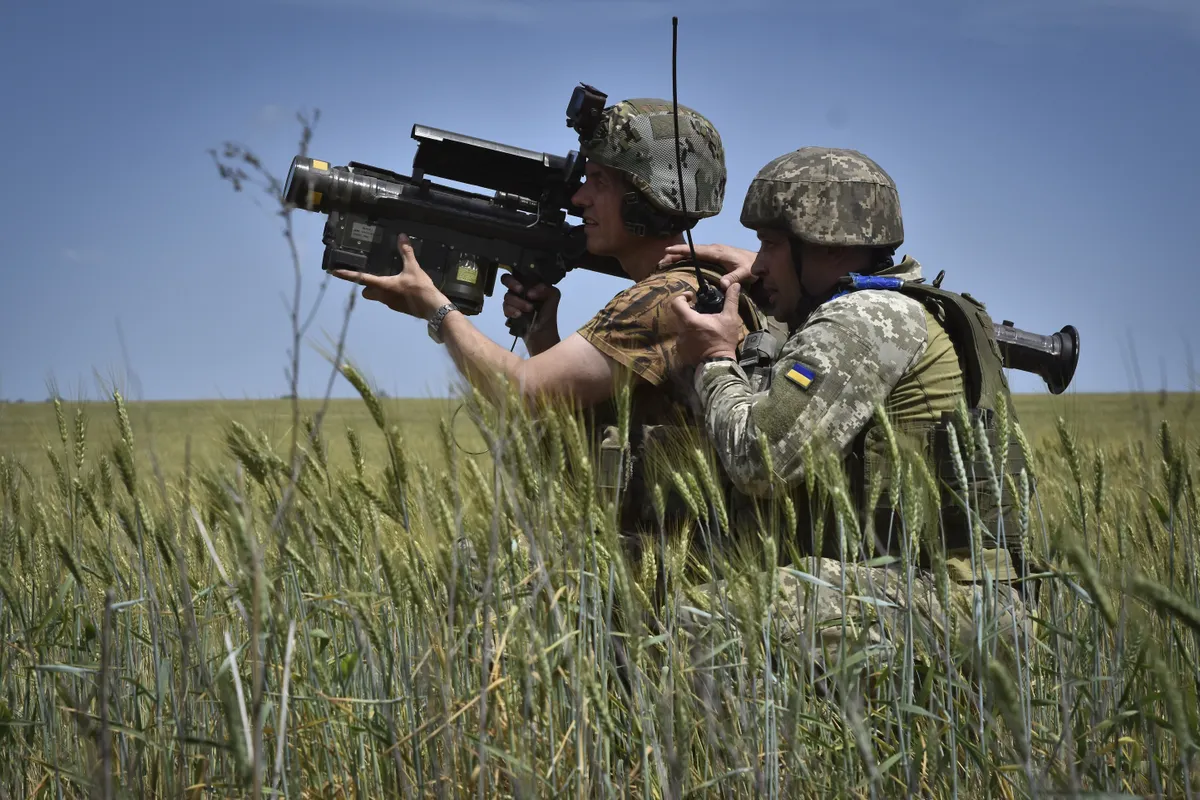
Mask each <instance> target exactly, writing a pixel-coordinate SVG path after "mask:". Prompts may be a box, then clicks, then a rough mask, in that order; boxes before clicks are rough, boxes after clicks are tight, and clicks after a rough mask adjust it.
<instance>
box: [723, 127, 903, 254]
mask: <svg viewBox="0 0 1200 800" xmlns="http://www.w3.org/2000/svg"><path fill="white" fill-rule="evenodd" d="M741 219H742V224H743V225H745V226H746V227H747V228H754V229H758V228H776V229H782V230H785V231H787V232H788V233H789V234H791V235H792V236H795V237H796V238H798V239H800V240H801V241H805V242H809V243H811V244H818V245H831V246H841V247H846V246H859V245H861V246H867V247H890V246H896V245H899V244H901V243H902V242H903V241H904V223H903V221H902V220H901V218H900V196H899V194H898V193H897V191H896V184H895V183H894V182H893V181H892V178H891V176H890V175H888V174H887V173H886V172H884V170H883V168H882V167H880V166H879V165H878V164H876V163H875V162H874V161H872V160H871V159H869V158H867V157H866V156H864V155H863V154H862V153H860V152H858V151H857V150H839V149H835V148H831V147H801V148H800V149H799V150H795V151H793V152H791V153H787V154H786V155H782V156H780V157H779V158H776V159H775V160H774V161H772V162H771V163H769V164H767V165H766V166H765V167H763V168H762V169H761V170H759V172H758V174H757V175H756V176H754V180H753V181H751V182H750V189H749V190H748V191H747V192H746V200H745V202H744V203H743V204H742V218H741Z"/></svg>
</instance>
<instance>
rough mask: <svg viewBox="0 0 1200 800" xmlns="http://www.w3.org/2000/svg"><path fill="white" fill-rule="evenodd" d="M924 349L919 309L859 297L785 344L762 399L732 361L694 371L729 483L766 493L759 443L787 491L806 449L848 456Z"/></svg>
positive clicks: (896, 299) (822, 313) (797, 477)
mask: <svg viewBox="0 0 1200 800" xmlns="http://www.w3.org/2000/svg"><path fill="white" fill-rule="evenodd" d="M926 342H927V333H926V328H925V314H924V311H923V309H922V308H921V306H920V304H919V303H917V302H916V301H915V300H912V299H910V298H907V297H904V296H902V295H899V294H896V293H893V292H882V291H864V292H856V293H854V294H852V295H847V296H845V297H841V298H838V299H837V300H832V301H830V302H828V303H826V304H825V305H824V306H822V307H821V308H820V309H818V310H817V312H816V313H815V314H814V315H813V317H812V318H811V319H810V320H809V322H808V323H807V324H806V325H805V326H804V328H802V329H801V330H799V331H797V332H796V333H795V334H793V335H792V337H791V338H790V339H788V341H787V343H786V344H784V346H783V348H782V349H781V350H780V353H779V359H778V361H776V363H775V366H774V367H773V374H772V379H771V388H770V389H769V390H768V391H765V392H758V393H754V392H752V391H751V389H750V385H749V383H748V382H747V380H746V375H745V373H744V372H743V371H742V370H741V368H740V367H738V366H737V365H736V364H732V363H730V362H715V363H710V364H706V365H704V366H702V367H701V368H699V369H697V370H696V375H695V379H694V386H695V389H696V393H697V395H698V400H699V403H700V405H701V406H702V408H703V409H704V421H705V426H706V427H707V429H708V433H709V436H710V437H711V438H712V442H713V445H714V446H715V447H716V449H717V452H718V453H719V454H720V457H721V461H722V463H723V464H724V465H725V468H726V470H727V471H728V473H729V476H730V478H731V479H732V480H733V482H734V483H735V484H736V485H737V486H738V488H739V489H741V490H742V491H744V492H747V493H749V494H759V495H761V494H765V493H766V492H767V491H768V490H769V488H770V475H768V473H767V461H766V459H765V458H764V454H763V453H762V450H761V448H760V447H759V443H758V439H759V436H760V435H763V436H765V438H766V442H767V447H768V450H769V453H768V454H769V456H770V464H771V467H772V470H773V472H774V473H775V475H776V476H777V477H779V478H780V479H782V480H783V481H784V482H786V483H787V484H789V485H796V484H797V483H799V482H800V481H802V480H803V479H804V460H803V448H804V445H805V444H806V443H807V442H809V441H814V443H821V444H823V445H825V446H827V447H831V448H834V449H835V450H836V451H837V452H839V453H842V454H843V455H844V454H846V453H847V452H848V451H849V448H850V446H851V444H852V443H853V441H854V437H855V436H857V435H858V432H859V431H860V430H862V428H863V426H864V425H865V424H866V423H867V421H868V420H869V419H870V417H871V415H872V414H873V413H874V409H875V407H876V405H878V404H880V403H882V402H883V401H884V400H885V399H886V398H887V396H888V395H889V394H890V393H891V391H892V389H893V388H895V386H896V384H897V383H899V381H900V378H901V377H902V376H903V375H904V373H905V372H906V371H907V370H908V368H909V366H910V365H912V364H914V363H916V361H917V360H918V359H920V357H921V355H922V354H923V353H924V351H925V347H926Z"/></svg>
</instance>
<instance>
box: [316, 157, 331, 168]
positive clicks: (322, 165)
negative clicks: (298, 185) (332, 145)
mask: <svg viewBox="0 0 1200 800" xmlns="http://www.w3.org/2000/svg"><path fill="white" fill-rule="evenodd" d="M313 169H329V162H328V161H318V160H317V159H315V158H314V159H313Z"/></svg>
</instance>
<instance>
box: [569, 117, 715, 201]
mask: <svg viewBox="0 0 1200 800" xmlns="http://www.w3.org/2000/svg"><path fill="white" fill-rule="evenodd" d="M679 139H680V142H679V163H680V164H681V165H682V167H683V185H684V201H685V203H686V206H687V213H686V215H684V216H686V217H687V218H688V219H703V218H705V217H711V216H713V215H715V214H717V213H719V212H720V211H721V204H722V203H723V202H724V199H725V148H724V146H723V145H722V144H721V136H720V134H718V133H717V129H716V128H715V127H713V124H712V123H711V122H709V121H708V120H707V119H706V118H705V117H703V116H702V115H700V114H698V113H696V112H695V111H693V110H692V109H690V108H688V107H686V106H684V105H680V106H679ZM580 154H581V155H583V156H586V157H587V159H588V160H589V161H593V162H595V163H597V164H602V165H604V166H608V167H612V168H613V169H616V170H620V171H621V172H623V173H624V174H625V175H626V176H628V178H629V180H630V182H631V183H632V184H633V185H634V187H635V188H636V189H637V190H638V191H639V192H641V193H642V194H644V195H645V196H646V198H647V199H648V200H649V201H650V203H651V205H653V206H654V207H655V208H657V209H658V210H660V211H664V212H667V213H673V214H679V209H680V201H679V173H678V170H677V169H676V163H675V119H674V115H673V113H672V105H671V102H670V101H668V100H657V99H653V98H639V99H634V100H623V101H621V102H620V103H617V104H616V105H612V106H609V107H608V108H606V109H604V113H603V115H602V116H601V119H600V122H599V124H598V125H597V126H596V130H595V132H594V133H593V134H592V136H591V138H589V139H588V140H587V141H586V142H584V143H583V144H582V145H581V146H580Z"/></svg>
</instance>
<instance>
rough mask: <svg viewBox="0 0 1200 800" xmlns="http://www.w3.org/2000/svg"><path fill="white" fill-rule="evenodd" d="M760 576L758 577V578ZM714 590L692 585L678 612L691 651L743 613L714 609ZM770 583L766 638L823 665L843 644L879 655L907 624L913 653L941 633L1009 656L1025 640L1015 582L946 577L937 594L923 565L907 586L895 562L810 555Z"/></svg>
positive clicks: (741, 590) (1023, 609)
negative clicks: (771, 624) (770, 620)
mask: <svg viewBox="0 0 1200 800" xmlns="http://www.w3.org/2000/svg"><path fill="white" fill-rule="evenodd" d="M766 577H767V576H766V575H765V574H761V573H760V574H759V575H758V576H757V578H758V580H764V579H765V578H766ZM714 588H717V587H716V586H714V585H711V584H707V585H702V586H698V587H695V588H694V589H692V590H690V593H689V594H690V596H689V597H688V598H687V599H686V600H685V601H684V605H683V606H682V608H681V609H680V622H681V623H682V625H683V627H684V629H685V630H686V631H687V632H688V634H689V635H690V637H691V638H692V640H693V645H692V647H693V650H694V651H696V652H701V653H709V652H712V650H713V649H714V648H715V647H717V646H719V644H720V640H722V639H724V638H725V636H726V632H727V628H726V626H725V625H724V624H722V623H723V620H722V618H721V614H722V613H724V612H725V611H727V612H728V613H730V614H734V615H736V614H738V613H747V612H748V611H749V610H748V609H739V608H738V607H737V606H738V605H739V604H738V603H737V602H736V601H733V602H728V603H717V604H716V607H715V608H714V607H713V605H714V603H713V601H712V597H713V594H714V592H713V589H714ZM722 588H724V589H725V590H726V591H727V592H728V593H729V595H730V597H731V599H732V598H733V597H735V596H737V595H741V596H743V597H744V596H747V595H751V594H752V593H751V592H750V591H748V588H747V587H741V586H738V587H729V586H727V585H726V586H724V587H722ZM773 588H774V592H773V593H772V595H771V598H772V602H773V605H774V618H775V619H776V620H778V628H777V629H776V630H775V631H773V632H772V640H773V641H774V642H775V644H776V646H782V647H789V646H791V647H798V648H799V649H800V650H801V651H802V652H805V651H807V652H809V653H810V655H811V657H812V658H813V660H814V661H816V662H817V663H818V664H820V665H821V666H822V667H824V668H826V669H828V668H832V667H834V666H836V664H837V663H838V662H839V658H840V657H841V656H842V645H843V644H845V654H844V655H845V657H847V658H848V657H849V656H850V655H851V654H852V653H854V652H856V651H859V650H861V649H862V648H863V646H864V645H865V646H866V647H867V648H868V649H871V650H875V651H877V652H878V651H881V650H883V649H885V648H892V649H895V648H899V647H901V646H902V645H903V643H904V641H905V636H906V632H907V631H908V630H910V629H911V631H912V634H913V637H912V638H913V647H914V650H915V653H916V654H917V655H918V657H919V656H920V654H921V653H922V652H924V653H926V654H928V653H930V652H939V651H942V650H944V649H945V641H946V638H947V637H946V633H947V632H949V634H950V636H949V637H948V638H949V639H950V640H951V642H952V646H954V647H957V648H961V649H963V650H967V651H970V650H974V648H975V646H976V645H977V643H978V642H980V641H982V642H983V647H984V650H990V649H991V643H992V642H995V643H996V644H997V645H998V647H997V653H998V654H1004V655H1005V656H1006V657H1009V658H1011V654H1013V653H1015V652H1020V651H1021V650H1023V649H1024V648H1025V647H1027V646H1029V642H1030V641H1031V639H1030V637H1031V635H1032V625H1031V621H1030V619H1029V615H1028V607H1029V604H1028V603H1027V602H1026V598H1025V597H1024V596H1023V594H1022V591H1023V590H1022V589H1021V588H1020V587H1019V586H1018V585H1013V584H1008V583H999V582H997V583H976V584H961V583H953V582H948V583H947V584H946V586H945V587H944V589H945V597H943V595H942V592H940V591H939V589H938V586H937V584H936V582H935V581H934V578H933V575H932V574H931V573H929V572H927V571H924V570H917V571H915V572H914V574H913V577H912V580H911V583H910V582H909V580H908V578H907V577H906V576H905V574H904V573H903V571H901V570H900V569H898V568H896V567H867V566H864V565H862V564H847V563H845V562H842V561H839V560H837V559H833V558H819V557H815V556H814V557H808V558H803V559H800V560H799V561H798V562H796V563H795V564H793V565H791V566H789V567H782V568H779V569H777V570H776V574H775V581H774V587H773ZM879 601H882V602H879ZM910 611H911V612H912V613H911V623H912V625H911V628H910V627H909V624H908V623H909V617H910V614H909V612H910ZM750 613H752V612H750ZM734 629H736V626H735V627H734Z"/></svg>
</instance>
